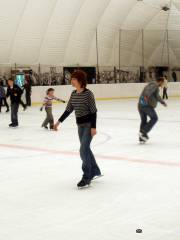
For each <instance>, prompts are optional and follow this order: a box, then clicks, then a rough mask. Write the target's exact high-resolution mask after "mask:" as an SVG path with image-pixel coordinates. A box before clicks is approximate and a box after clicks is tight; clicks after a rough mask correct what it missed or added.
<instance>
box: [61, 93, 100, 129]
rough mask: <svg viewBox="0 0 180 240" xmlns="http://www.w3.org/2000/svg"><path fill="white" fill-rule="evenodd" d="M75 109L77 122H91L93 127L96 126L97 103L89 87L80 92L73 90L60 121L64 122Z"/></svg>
mask: <svg viewBox="0 0 180 240" xmlns="http://www.w3.org/2000/svg"><path fill="white" fill-rule="evenodd" d="M73 110H74V111H75V115H76V122H77V124H78V125H79V124H83V123H91V127H92V128H96V115H97V114H96V113H97V108H96V103H95V99H94V95H93V93H92V92H91V91H90V90H89V89H85V90H84V91H83V92H81V93H78V92H77V91H73V92H72V94H71V97H70V99H69V102H68V104H67V107H66V110H65V112H64V113H63V115H62V116H61V117H60V118H59V122H63V121H64V120H65V119H66V118H67V117H68V116H69V115H70V114H71V113H72V112H73Z"/></svg>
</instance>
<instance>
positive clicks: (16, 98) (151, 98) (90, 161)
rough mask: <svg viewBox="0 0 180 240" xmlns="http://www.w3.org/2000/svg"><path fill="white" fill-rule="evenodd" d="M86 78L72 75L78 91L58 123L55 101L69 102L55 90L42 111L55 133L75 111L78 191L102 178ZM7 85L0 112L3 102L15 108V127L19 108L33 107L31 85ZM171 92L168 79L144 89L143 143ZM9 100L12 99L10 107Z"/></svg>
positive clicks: (141, 101) (82, 74)
mask: <svg viewBox="0 0 180 240" xmlns="http://www.w3.org/2000/svg"><path fill="white" fill-rule="evenodd" d="M86 79H87V77H86V73H85V72H83V71H82V70H77V71H75V72H74V73H73V74H72V75H71V84H72V86H73V87H74V88H75V90H74V91H73V92H72V94H71V96H70V99H69V101H68V103H67V107H66V109H65V111H64V113H63V114H62V116H61V117H60V118H59V119H58V121H57V122H56V123H54V117H53V114H52V102H53V100H56V101H60V102H63V103H65V101H64V100H62V99H60V98H58V97H56V96H55V90H54V89H53V88H49V89H48V90H47V91H46V96H45V98H44V101H43V103H42V106H41V108H40V110H41V111H42V110H43V108H45V111H46V119H45V120H44V122H43V123H42V127H43V128H45V129H50V130H54V131H57V130H58V127H59V125H60V124H62V123H63V122H64V121H65V119H67V118H68V116H69V115H70V114H71V113H72V112H73V111H75V115H76V123H77V126H78V134H79V140H80V157H81V159H82V170H83V177H82V179H81V180H80V182H78V184H77V186H78V188H84V187H87V186H89V185H90V183H91V181H92V180H94V179H95V178H98V177H101V176H102V174H101V171H100V168H99V167H98V165H97V163H96V160H95V157H94V154H93V152H92V151H91V148H90V145H91V141H92V139H93V137H94V136H95V135H96V134H97V131H96V119H97V108H96V102H95V98H94V95H93V93H92V92H91V91H90V90H89V89H87V80H86ZM7 85H8V86H7V91H6V90H5V89H4V87H3V86H2V84H0V110H1V107H2V104H3V103H4V105H5V106H6V112H9V110H10V109H11V123H10V124H9V127H11V128H14V127H17V126H18V125H19V122H18V109H19V105H20V104H22V105H23V106H24V109H25V108H26V107H27V106H31V86H29V85H28V83H27V82H26V83H25V84H24V86H23V87H19V86H18V85H17V84H15V82H14V81H13V80H12V79H9V80H8V81H7ZM160 87H161V88H163V98H162V97H161V96H160ZM167 89H168V81H167V77H166V76H165V77H160V78H158V79H157V80H156V81H152V82H150V83H149V84H147V86H146V87H145V88H144V89H143V91H142V93H141V95H140V98H139V102H138V111H139V114H140V118H141V124H140V130H139V141H140V143H146V142H147V141H148V140H149V136H148V133H149V132H150V131H151V130H152V128H153V127H154V125H155V124H156V123H157V121H158V115H157V113H156V111H155V108H156V106H157V104H158V102H160V103H161V104H162V105H164V106H165V107H167V104H166V102H165V101H164V99H165V98H166V99H168V95H167ZM23 90H25V95H26V104H24V103H23V102H22V94H23ZM7 98H10V102H11V107H10V108H9V105H8V102H7ZM148 118H149V119H150V120H148ZM48 125H49V126H48Z"/></svg>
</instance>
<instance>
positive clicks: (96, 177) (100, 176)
mask: <svg viewBox="0 0 180 240" xmlns="http://www.w3.org/2000/svg"><path fill="white" fill-rule="evenodd" d="M102 177H104V175H103V174H101V175H99V176H95V177H93V179H92V180H91V181H93V180H97V179H98V178H102Z"/></svg>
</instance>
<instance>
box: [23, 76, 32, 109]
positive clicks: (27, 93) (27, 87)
mask: <svg viewBox="0 0 180 240" xmlns="http://www.w3.org/2000/svg"><path fill="white" fill-rule="evenodd" d="M23 88H24V90H25V98H26V106H28V107H30V106H31V83H30V82H29V81H27V80H26V81H25V84H24V86H23Z"/></svg>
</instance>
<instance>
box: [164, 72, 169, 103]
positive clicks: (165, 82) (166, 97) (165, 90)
mask: <svg viewBox="0 0 180 240" xmlns="http://www.w3.org/2000/svg"><path fill="white" fill-rule="evenodd" d="M167 90H168V79H167V76H165V77H164V86H163V99H168V94H167Z"/></svg>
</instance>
